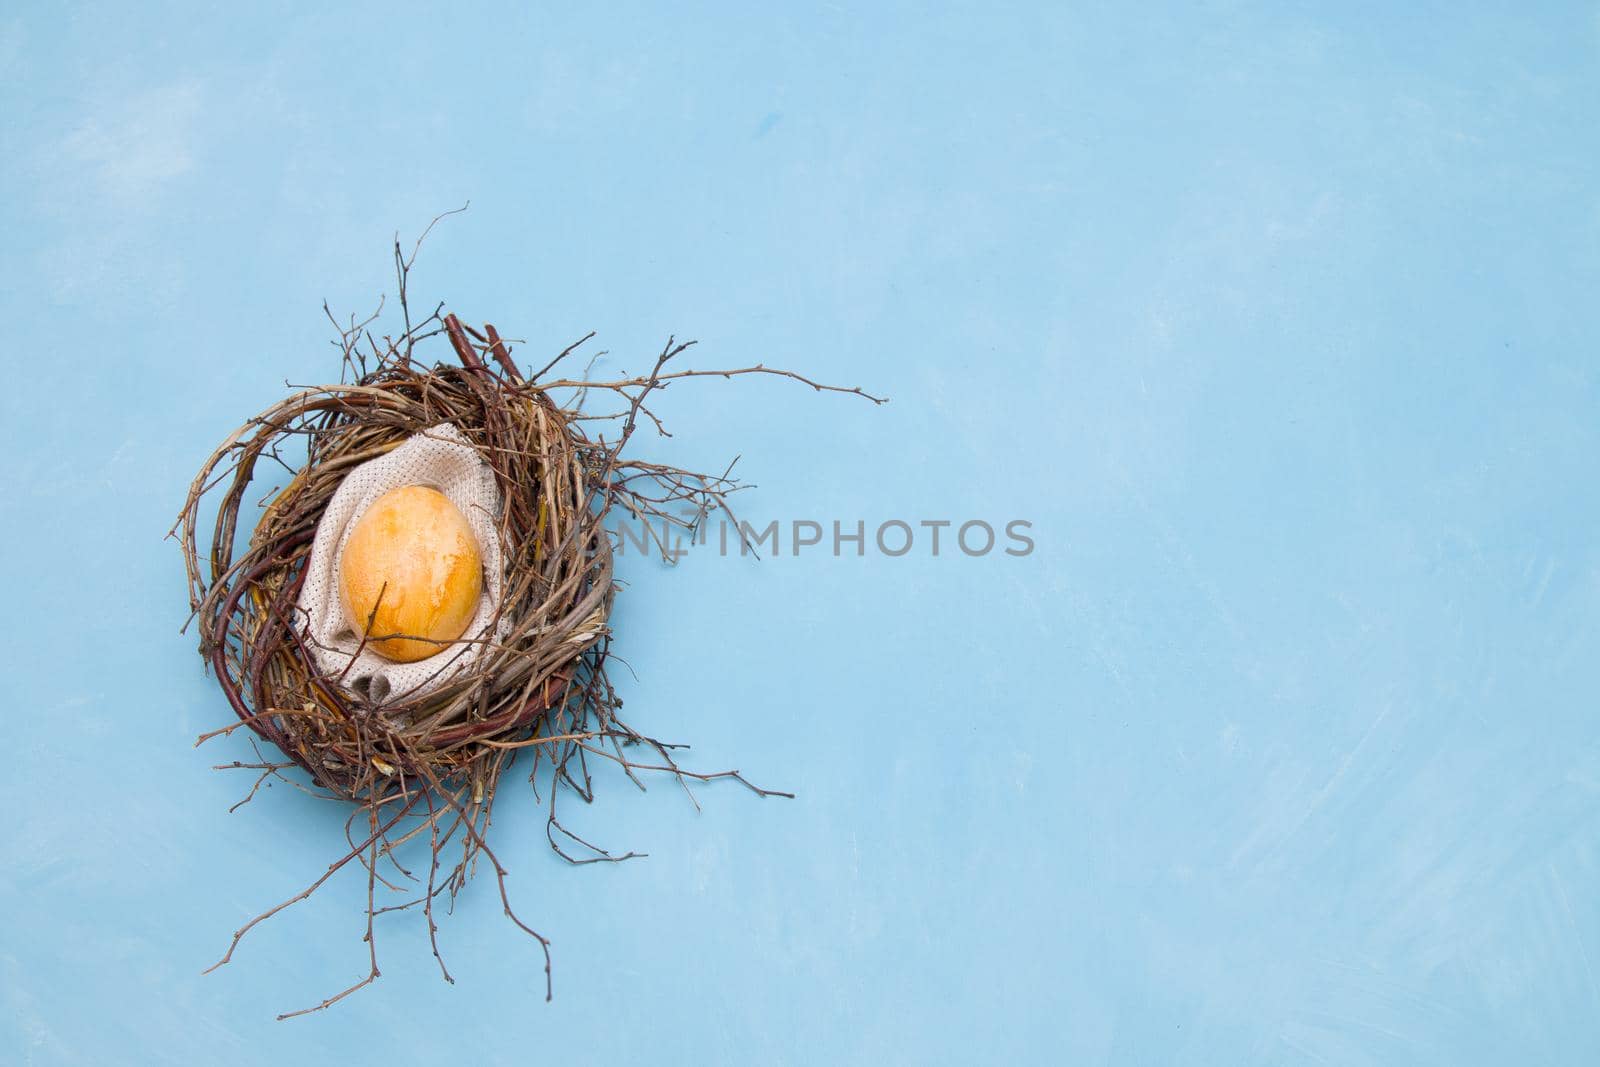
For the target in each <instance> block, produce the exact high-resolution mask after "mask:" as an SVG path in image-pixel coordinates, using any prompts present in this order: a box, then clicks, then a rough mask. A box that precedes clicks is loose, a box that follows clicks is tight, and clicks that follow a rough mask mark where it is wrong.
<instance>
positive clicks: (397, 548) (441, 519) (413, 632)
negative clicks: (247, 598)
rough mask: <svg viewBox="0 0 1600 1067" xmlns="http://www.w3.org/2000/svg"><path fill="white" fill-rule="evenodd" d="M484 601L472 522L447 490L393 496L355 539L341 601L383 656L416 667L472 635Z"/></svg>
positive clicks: (420, 488) (411, 489)
mask: <svg viewBox="0 0 1600 1067" xmlns="http://www.w3.org/2000/svg"><path fill="white" fill-rule="evenodd" d="M482 595H483V558H482V556H481V555H480V553H479V552H478V542H477V539H476V538H474V537H473V536H472V528H471V527H470V526H468V525H467V520H466V518H465V517H463V516H462V514H461V512H460V511H459V510H457V508H456V506H455V505H454V504H452V503H451V502H450V498H449V497H447V496H445V495H444V494H443V493H441V492H439V490H437V489H435V488H433V487H432V486H426V485H408V486H404V487H402V488H400V489H391V490H389V492H387V493H385V494H383V496H381V497H379V498H378V499H377V500H375V501H374V502H373V503H372V506H371V507H369V508H367V510H366V512H365V513H364V514H363V515H362V516H361V518H360V520H359V521H357V522H356V524H355V527H354V528H353V529H352V530H351V531H350V538H349V540H347V541H346V542H345V544H344V552H343V553H342V555H341V556H340V560H339V599H340V601H341V602H342V604H343V606H344V612H345V618H346V619H347V620H348V621H349V624H350V627H351V629H353V630H355V631H356V632H357V633H359V634H361V635H362V636H363V637H364V638H365V639H366V641H367V644H368V647H370V648H371V649H373V650H374V651H375V652H377V653H378V654H379V655H380V656H384V657H386V658H388V659H392V660H396V661H398V662H400V663H414V662H416V661H417V660H420V659H427V658H428V657H430V656H434V655H438V654H439V653H440V652H441V651H443V650H444V649H445V648H446V646H448V645H449V643H450V642H452V641H454V640H456V639H457V638H458V637H460V636H461V635H462V634H463V633H465V632H466V629H467V624H468V623H469V622H471V621H472V616H473V615H474V614H476V612H477V610H478V598H479V597H480V596H482Z"/></svg>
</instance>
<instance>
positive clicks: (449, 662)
mask: <svg viewBox="0 0 1600 1067" xmlns="http://www.w3.org/2000/svg"><path fill="white" fill-rule="evenodd" d="M407 485H426V486H431V487H433V488H434V489H437V490H439V492H441V493H443V494H444V495H445V496H446V497H448V498H449V500H450V502H451V503H452V504H454V505H455V506H456V508H457V509H458V510H459V511H460V512H461V514H462V515H463V516H464V517H465V518H466V520H467V525H469V526H470V527H471V528H472V533H473V536H475V537H476V538H477V539H478V552H479V554H480V555H481V556H482V557H483V569H484V580H483V597H482V599H481V600H480V601H479V602H478V613H477V614H476V615H474V616H473V618H472V622H471V623H470V624H468V626H467V629H466V632H465V633H463V634H462V635H461V636H462V639H463V640H472V639H478V638H484V637H499V636H503V635H504V630H505V626H504V622H503V621H502V623H501V625H500V627H499V628H498V630H496V631H494V632H491V629H492V628H493V627H494V617H495V608H496V607H497V606H498V605H499V603H500V582H501V567H500V539H499V537H498V536H496V533H495V520H496V519H497V518H498V517H499V514H500V491H499V488H498V487H497V486H496V485H495V480H494V473H493V472H492V471H491V470H490V469H489V465H488V464H487V463H485V462H484V461H483V457H482V456H480V455H479V454H478V451H477V449H475V448H473V447H472V445H471V444H469V443H468V442H467V439H466V438H465V437H463V436H462V435H461V431H460V430H458V429H456V428H455V427H454V426H452V425H451V424H450V423H448V422H442V423H440V424H439V425H437V426H434V427H432V428H431V429H428V430H424V431H423V432H421V433H418V434H414V435H412V436H411V437H410V438H409V439H408V440H407V441H406V442H405V443H404V444H402V445H400V446H399V447H398V448H396V449H395V450H394V451H392V452H388V453H385V454H384V455H382V456H379V457H377V458H376V459H370V460H368V461H367V462H365V463H363V464H361V466H359V467H357V468H355V469H354V470H352V471H351V472H350V473H349V474H347V475H345V478H344V481H343V482H341V483H339V488H338V490H336V491H335V492H334V494H333V499H332V500H330V501H329V502H328V509H327V511H326V512H325V513H324V514H323V516H322V520H321V521H320V522H318V523H317V535H316V539H315V540H313V541H312V543H311V560H310V562H309V563H308V564H307V566H308V567H309V570H308V572H307V574H306V581H305V585H304V586H302V587H301V589H300V601H299V606H300V612H299V613H297V617H298V618H299V619H300V621H301V626H302V633H303V634H304V636H305V638H306V645H307V647H308V648H309V649H310V650H311V654H312V655H313V656H314V657H315V659H316V661H317V666H319V667H320V668H322V670H323V671H324V672H325V673H327V674H330V675H333V676H334V677H338V676H339V675H341V674H343V677H344V682H343V684H344V685H345V687H346V688H349V689H353V690H355V691H356V692H358V693H364V694H365V695H366V696H367V697H369V698H370V699H371V700H372V701H373V702H374V703H380V704H381V703H384V702H386V701H390V700H398V699H400V698H402V697H406V698H415V697H420V696H423V695H425V694H427V693H429V692H432V691H433V690H435V689H437V688H439V687H440V686H441V685H444V684H445V683H446V682H448V681H449V680H450V679H451V678H452V677H454V676H455V675H456V674H457V673H459V672H460V671H461V670H463V669H464V668H466V667H467V666H468V665H469V664H471V663H472V662H473V661H474V660H476V659H477V658H478V656H479V655H480V654H481V647H482V646H481V645H478V644H455V645H446V646H444V647H443V648H442V649H441V650H440V651H439V652H438V653H436V654H435V655H432V656H429V657H428V658H427V659H421V660H417V661H416V662H414V663H396V662H394V661H393V660H390V659H385V658H384V657H382V656H380V655H378V654H377V653H376V652H374V651H372V650H371V649H370V648H365V649H364V648H361V637H360V630H361V625H362V623H363V622H364V621H365V620H351V619H348V618H346V617H345V609H344V600H343V597H341V596H340V593H339V560H340V559H341V558H342V557H343V555H344V546H345V542H346V541H347V540H349V538H350V531H351V530H353V529H354V528H355V525H356V521H357V520H358V519H360V518H361V516H362V514H363V513H364V512H365V511H366V510H367V508H368V507H369V506H370V505H371V504H372V502H373V501H375V500H377V499H378V498H379V497H380V496H382V495H383V494H384V493H387V492H388V491H389V490H391V489H399V488H401V487H403V486H407ZM358 651H359V655H358ZM352 657H354V659H355V663H354V664H352V663H351V662H350V661H351V658H352Z"/></svg>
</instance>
